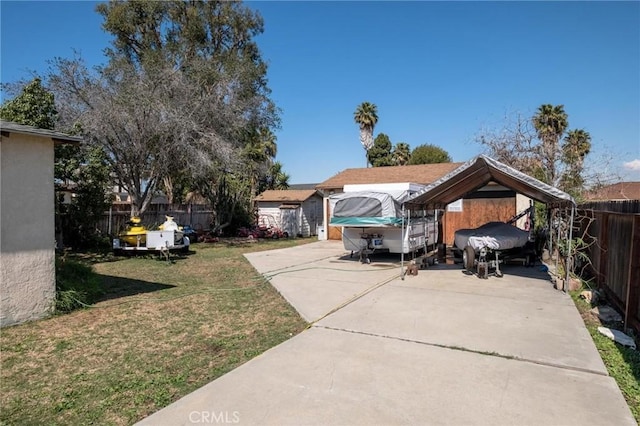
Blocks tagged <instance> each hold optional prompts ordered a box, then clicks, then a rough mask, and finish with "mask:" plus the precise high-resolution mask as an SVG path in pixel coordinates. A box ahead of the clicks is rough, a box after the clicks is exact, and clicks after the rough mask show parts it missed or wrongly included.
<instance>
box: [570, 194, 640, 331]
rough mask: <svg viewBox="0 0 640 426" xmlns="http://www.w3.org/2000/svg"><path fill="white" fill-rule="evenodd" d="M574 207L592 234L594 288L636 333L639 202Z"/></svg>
mask: <svg viewBox="0 0 640 426" xmlns="http://www.w3.org/2000/svg"><path fill="white" fill-rule="evenodd" d="M607 209H611V210H616V211H609V210H607ZM578 211H579V214H580V216H581V230H582V232H583V233H585V234H586V235H588V236H589V237H590V238H592V242H593V244H591V245H590V246H589V248H588V249H587V252H588V255H589V258H590V260H591V265H590V268H589V269H590V270H591V273H592V275H593V277H594V278H595V281H596V283H597V285H598V288H600V289H604V290H605V292H606V293H607V295H608V297H609V299H610V300H611V301H612V302H613V304H614V305H615V306H616V307H617V308H618V309H619V310H620V311H621V312H622V313H623V318H624V322H625V327H632V328H634V329H635V330H636V332H638V333H640V213H639V211H640V203H639V202H635V201H632V202H628V203H627V202H612V203H589V204H583V205H580V206H579V208H578ZM621 212H625V213H621Z"/></svg>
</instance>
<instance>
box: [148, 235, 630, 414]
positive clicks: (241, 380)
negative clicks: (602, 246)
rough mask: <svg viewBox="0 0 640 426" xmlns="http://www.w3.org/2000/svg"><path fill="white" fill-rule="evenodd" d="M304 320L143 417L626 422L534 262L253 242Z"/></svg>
mask: <svg viewBox="0 0 640 426" xmlns="http://www.w3.org/2000/svg"><path fill="white" fill-rule="evenodd" d="M246 257H247V258H248V259H249V261H250V262H251V263H252V264H253V265H254V267H255V268H256V269H257V270H258V271H259V272H261V273H263V274H265V275H266V276H267V277H270V280H271V283H272V284H273V285H274V286H275V287H276V288H277V289H278V290H279V291H280V292H281V294H282V295H283V296H284V297H285V298H286V299H287V300H288V301H289V303H291V304H292V305H293V306H294V307H295V308H296V309H297V310H298V312H299V313H300V314H301V315H302V316H303V317H304V318H305V319H306V320H307V321H309V322H311V323H312V326H311V327H310V328H309V329H308V330H306V331H304V332H303V333H301V334H299V335H298V336H295V337H294V338H292V339H290V340H289V341H287V342H284V343H282V344H281V345H279V346H277V347H275V348H272V349H271V350H269V351H267V352H265V353H264V354H262V355H260V356H258V357H256V358H255V359H253V360H251V361H249V362H247V363H246V364H244V365H242V366H241V367H239V368H237V369H236V370H234V371H232V372H230V373H228V374H226V375H225V376H223V377H221V378H219V379H217V380H215V381H213V382H211V383H210V384H208V385H206V386H204V387H203V388H201V389H199V390H197V391H195V392H193V393H192V394H190V395H187V396H186V397H184V398H182V399H181V400H179V401H177V402H176V403H174V404H172V405H170V406H168V407H166V408H164V409H163V410H160V411H159V412H157V413H156V414H154V415H152V416H150V417H148V418H147V419H145V420H143V421H142V422H140V424H148V425H165V424H166V425H180V424H199V423H205V424H206V423H209V424H211V423H218V424H220V423H236V424H257V425H268V424H273V425H282V424H285V425H286V424H290V425H301V424H309V425H351V424H361V425H369V424H393V425H396V424H451V425H467V424H474V425H514V424H517V425H574V424H580V425H603V424H615V425H634V424H636V422H635V421H634V419H633V417H632V415H631V412H630V410H629V408H628V407H627V405H626V403H625V401H624V399H623V397H622V394H621V393H620V390H619V389H618V387H617V385H616V383H615V381H614V380H613V379H612V378H611V377H609V376H608V375H607V372H606V369H605V367H604V365H603V363H602V360H601V359H600V357H599V355H598V353H597V351H596V349H595V346H594V345H593V342H592V341H591V337H590V336H589V333H588V332H587V330H586V329H585V327H584V325H583V323H582V319H581V318H580V315H579V314H578V312H577V310H576V308H575V306H574V305H573V302H572V301H571V299H570V298H569V297H568V296H567V295H565V294H563V293H561V292H558V291H557V290H555V289H553V288H552V286H551V283H550V282H549V280H548V276H546V275H545V274H543V273H542V272H540V271H539V270H537V269H536V268H520V267H506V268H505V270H504V272H505V276H504V278H501V279H499V278H495V277H490V278H489V279H488V280H480V279H478V278H477V277H475V276H469V275H465V274H464V273H463V272H462V269H461V268H460V267H458V266H453V265H452V266H449V265H439V266H437V267H435V268H432V269H429V270H421V271H420V273H419V275H418V276H416V277H406V279H405V280H401V279H400V278H399V272H400V271H399V268H398V265H397V264H395V262H396V261H397V257H396V258H393V257H385V258H383V259H382V260H380V259H376V258H375V257H374V258H373V263H372V264H370V265H366V264H361V263H359V262H358V261H357V260H356V259H350V258H349V256H348V253H345V252H344V250H343V248H342V244H341V243H339V242H331V241H325V242H318V243H313V244H308V245H305V246H300V247H295V248H290V249H282V250H274V251H270V252H260V253H251V254H248V255H247V256H246Z"/></svg>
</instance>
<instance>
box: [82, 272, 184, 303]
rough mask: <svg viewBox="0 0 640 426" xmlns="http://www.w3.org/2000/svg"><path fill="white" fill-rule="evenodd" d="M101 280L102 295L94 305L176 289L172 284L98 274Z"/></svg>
mask: <svg viewBox="0 0 640 426" xmlns="http://www.w3.org/2000/svg"><path fill="white" fill-rule="evenodd" d="M98 277H99V278H100V284H101V285H100V289H101V290H102V291H101V293H102V294H101V295H100V296H98V297H96V299H95V301H94V303H97V302H104V301H107V300H113V299H118V298H121V297H128V296H135V295H137V294H144V293H152V292H154V291H160V290H166V289H169V288H173V287H175V286H174V285H170V284H161V283H153V282H149V281H142V280H133V279H131V278H123V277H114V276H111V275H101V274H98Z"/></svg>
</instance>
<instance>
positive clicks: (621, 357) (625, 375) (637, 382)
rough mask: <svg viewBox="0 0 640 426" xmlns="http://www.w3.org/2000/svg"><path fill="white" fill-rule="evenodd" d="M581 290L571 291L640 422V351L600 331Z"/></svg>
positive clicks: (595, 341)
mask: <svg viewBox="0 0 640 426" xmlns="http://www.w3.org/2000/svg"><path fill="white" fill-rule="evenodd" d="M579 294H580V291H575V292H571V296H572V298H573V300H574V302H575V304H576V307H577V308H578V311H580V314H581V315H582V318H583V319H584V322H585V325H586V326H587V329H588V330H589V333H591V338H592V339H593V342H594V343H595V345H596V348H597V349H598V352H599V353H600V357H601V358H602V361H604V365H605V366H606V367H607V371H608V372H609V375H610V376H611V377H613V378H614V380H615V381H616V382H617V383H618V387H619V388H620V390H621V391H622V395H623V396H624V398H625V400H626V401H627V404H629V408H630V409H631V412H632V413H633V416H634V417H635V419H636V422H638V423H640V352H639V351H637V350H633V349H630V348H627V347H625V346H622V345H619V344H617V343H615V342H614V341H613V340H611V339H609V338H608V337H606V336H603V335H602V334H600V332H599V331H598V326H600V325H602V324H601V323H600V321H599V320H598V318H597V317H596V316H594V315H593V314H591V313H590V312H589V310H590V309H591V305H590V304H588V303H587V302H586V301H585V300H583V299H580V298H579V296H578V295H579Z"/></svg>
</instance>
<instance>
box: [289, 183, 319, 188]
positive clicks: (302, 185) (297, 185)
mask: <svg viewBox="0 0 640 426" xmlns="http://www.w3.org/2000/svg"><path fill="white" fill-rule="evenodd" d="M317 185H318V184H317V183H294V184H292V185H289V189H315V187H316V186H317Z"/></svg>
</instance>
